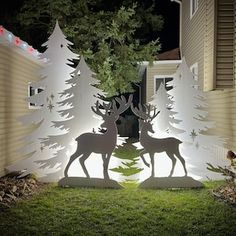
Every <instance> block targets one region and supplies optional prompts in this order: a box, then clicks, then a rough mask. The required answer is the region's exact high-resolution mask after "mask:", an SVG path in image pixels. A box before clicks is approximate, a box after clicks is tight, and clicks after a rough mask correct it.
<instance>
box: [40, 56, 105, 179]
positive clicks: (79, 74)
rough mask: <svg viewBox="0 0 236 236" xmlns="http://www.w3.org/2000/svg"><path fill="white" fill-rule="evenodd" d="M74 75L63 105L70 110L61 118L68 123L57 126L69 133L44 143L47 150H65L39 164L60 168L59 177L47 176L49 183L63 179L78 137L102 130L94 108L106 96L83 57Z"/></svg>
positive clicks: (57, 123)
mask: <svg viewBox="0 0 236 236" xmlns="http://www.w3.org/2000/svg"><path fill="white" fill-rule="evenodd" d="M73 74H74V76H73V77H72V78H71V79H69V80H68V81H67V84H69V85H70V87H69V88H68V89H66V90H64V91H63V92H62V93H61V96H62V98H64V100H62V101H61V102H59V105H60V106H61V108H64V107H67V109H63V110H59V113H60V115H61V116H62V117H64V118H65V119H64V120H62V121H54V122H53V124H54V125H53V126H54V127H55V128H57V129H59V130H65V131H66V133H63V134H60V135H50V136H48V138H47V139H45V140H44V144H45V145H47V146H48V145H52V146H53V147H56V148H59V147H62V149H59V150H58V151H57V152H56V154H55V155H54V156H53V157H52V158H50V159H48V160H41V161H39V162H40V163H41V164H42V166H41V167H42V168H53V167H54V166H58V165H59V166H58V168H57V173H52V174H51V176H47V179H49V178H53V179H60V178H62V177H63V172H64V169H65V166H66V164H67V162H68V157H69V156H70V155H71V154H72V153H73V152H74V151H75V148H76V141H75V137H76V136H78V135H81V134H83V133H86V132H98V128H99V127H100V124H101V123H102V121H101V119H98V118H97V117H95V114H94V112H93V111H92V109H91V107H93V106H94V104H95V103H96V102H97V100H98V99H99V97H101V96H104V93H103V92H102V91H101V90H100V89H98V88H97V87H95V86H97V85H98V84H99V82H98V81H97V80H96V78H95V74H94V73H93V72H92V71H91V70H90V68H89V67H88V65H87V64H86V62H85V60H84V58H83V56H81V59H80V62H79V64H78V66H77V67H76V69H75V71H74V73H73ZM95 164H96V162H95ZM94 166H96V165H93V167H94ZM95 171H96V170H95Z"/></svg>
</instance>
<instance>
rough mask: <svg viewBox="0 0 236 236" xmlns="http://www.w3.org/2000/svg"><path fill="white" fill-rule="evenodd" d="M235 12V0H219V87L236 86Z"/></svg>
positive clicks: (217, 51) (217, 63) (217, 84)
mask: <svg viewBox="0 0 236 236" xmlns="http://www.w3.org/2000/svg"><path fill="white" fill-rule="evenodd" d="M234 14H235V10H234V0H217V37H216V40H217V41H216V85H215V86H216V88H217V89H219V88H220V89H222V88H233V86H234V43H235V42H234V24H235V22H234V19H235V18H234Z"/></svg>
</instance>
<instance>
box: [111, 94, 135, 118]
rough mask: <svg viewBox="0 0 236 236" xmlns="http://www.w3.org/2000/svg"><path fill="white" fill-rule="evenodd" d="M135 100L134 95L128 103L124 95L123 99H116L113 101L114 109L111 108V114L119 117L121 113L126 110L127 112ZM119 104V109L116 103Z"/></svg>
mask: <svg viewBox="0 0 236 236" xmlns="http://www.w3.org/2000/svg"><path fill="white" fill-rule="evenodd" d="M132 100H133V95H132V94H131V95H129V98H128V101H126V99H125V97H124V96H123V95H122V96H121V98H118V97H117V98H115V100H113V101H112V108H111V113H112V114H113V115H114V116H118V115H120V114H121V113H123V112H124V111H125V110H127V109H128V108H129V106H130V104H131V103H132ZM115 101H117V102H118V103H119V108H117V106H116V102H115Z"/></svg>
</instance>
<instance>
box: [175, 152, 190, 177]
mask: <svg viewBox="0 0 236 236" xmlns="http://www.w3.org/2000/svg"><path fill="white" fill-rule="evenodd" d="M175 155H176V156H177V157H178V159H179V160H180V162H181V163H182V165H183V168H184V172H185V176H187V174H188V172H187V169H186V165H185V160H184V158H183V157H182V156H181V155H180V153H179V150H178V149H177V151H176V152H175Z"/></svg>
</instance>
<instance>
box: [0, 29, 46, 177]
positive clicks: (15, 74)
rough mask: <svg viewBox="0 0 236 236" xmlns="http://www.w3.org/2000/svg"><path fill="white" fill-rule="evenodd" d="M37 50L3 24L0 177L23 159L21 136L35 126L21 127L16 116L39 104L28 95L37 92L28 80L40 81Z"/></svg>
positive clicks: (0, 44)
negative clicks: (13, 164) (8, 167)
mask: <svg viewBox="0 0 236 236" xmlns="http://www.w3.org/2000/svg"><path fill="white" fill-rule="evenodd" d="M37 58H38V52H37V51H36V50H35V49H33V48H32V47H31V46H29V45H28V44H27V43H26V42H24V41H22V40H21V39H20V38H18V37H16V36H14V35H13V34H12V33H11V32H9V31H7V30H6V29H5V28H4V27H3V26H0V176H2V175H4V174H5V172H4V168H5V167H6V166H8V165H10V164H12V163H13V162H15V161H17V160H20V159H21V158H22V155H21V153H20V151H19V149H20V148H22V146H23V141H22V137H24V136H25V135H26V134H27V133H28V132H30V131H32V129H33V126H32V127H30V128H29V127H25V126H22V125H21V124H20V123H19V122H18V121H17V119H18V118H19V117H20V116H22V115H25V114H27V113H29V112H32V109H35V108H36V107H35V106H34V104H27V102H26V98H27V96H28V95H29V94H30V93H31V94H32V93H35V92H39V91H34V90H33V89H32V87H30V84H29V81H35V80H37V79H38V78H37V76H36V75H37V71H38V69H39V68H40V67H42V63H41V62H40V61H39V60H38V59H37Z"/></svg>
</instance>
